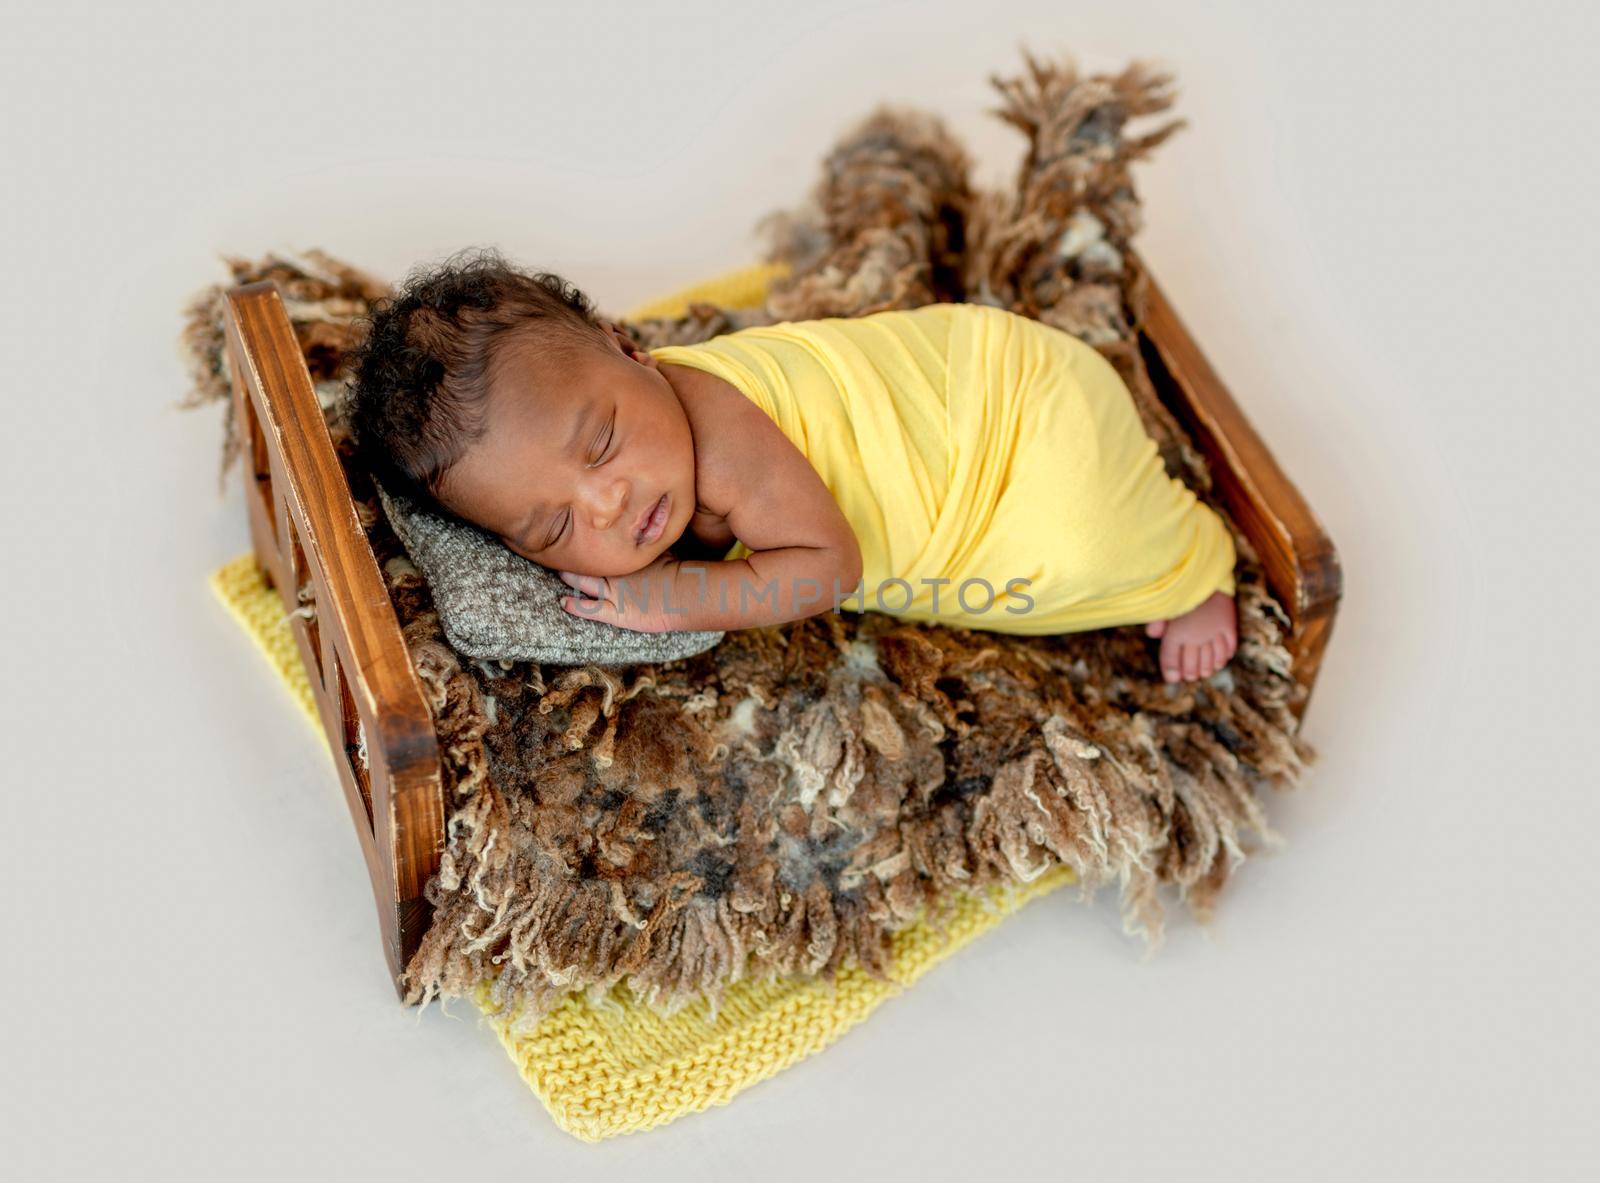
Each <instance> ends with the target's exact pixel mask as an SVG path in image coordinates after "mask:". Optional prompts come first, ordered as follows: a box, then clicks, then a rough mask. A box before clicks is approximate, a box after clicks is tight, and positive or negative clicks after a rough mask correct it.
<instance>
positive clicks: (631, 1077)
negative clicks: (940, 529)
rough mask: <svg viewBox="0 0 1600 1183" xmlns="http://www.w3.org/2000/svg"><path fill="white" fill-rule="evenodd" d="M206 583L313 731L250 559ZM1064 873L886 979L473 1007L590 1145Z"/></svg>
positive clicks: (778, 1046)
mask: <svg viewBox="0 0 1600 1183" xmlns="http://www.w3.org/2000/svg"><path fill="white" fill-rule="evenodd" d="M781 271H782V267H781V265H779V266H773V265H758V266H755V267H748V268H742V269H740V270H738V271H734V272H731V273H729V274H727V275H724V276H719V277H717V278H715V279H712V280H710V281H707V282H705V283H701V284H697V285H694V286H693V287H690V288H686V289H684V290H683V291H680V292H678V293H675V294H674V295H671V296H667V297H664V298H662V299H660V300H656V301H653V302H651V303H649V304H646V305H643V306H641V307H640V308H637V309H635V310H634V311H633V312H632V313H630V314H628V317H627V319H629V320H640V319H644V318H646V317H652V316H668V315H680V314H681V313H682V312H683V311H684V310H685V309H686V306H687V304H688V302H689V301H690V300H704V301H707V302H710V303H715V304H718V305H720V306H722V307H750V306H754V305H757V304H759V303H761V301H762V299H763V296H764V293H765V291H766V285H767V283H768V282H769V281H770V280H771V279H772V278H773V276H775V275H776V274H780V273H781ZM210 584H211V587H212V589H213V591H215V593H216V594H217V596H218V598H219V599H220V600H221V601H222V603H223V604H224V605H226V606H227V608H228V610H229V611H230V612H231V613H232V614H233V616H234V617H235V618H236V619H237V620H238V622H239V623H240V624H241V625H242V626H243V627H244V629H245V631H246V633H247V634H248V635H249V636H250V638H251V640H252V641H254V642H255V644H256V646H257V647H258V648H259V649H260V651H261V652H262V653H263V654H264V655H265V656H266V657H267V659H268V660H269V661H270V662H271V664H272V667H273V668H274V669H275V670H276V671H277V672H278V674H279V675H280V677H281V678H282V679H283V681H284V683H285V684H286V685H287V686H288V688H289V691H290V693H291V694H292V695H293V696H294V699H295V701H296V702H298V703H299V705H300V708H301V712H302V713H303V714H304V716H305V718H306V720H307V721H308V722H309V723H310V724H311V726H312V727H313V728H315V729H316V733H317V734H318V735H319V736H322V735H323V732H322V724H321V722H320V720H319V719H318V717H317V708H316V700H315V698H314V697H313V694H312V690H311V682H310V679H309V678H308V676H307V675H306V671H305V667H304V666H303V665H302V664H301V660H300V653H299V650H298V649H297V647H296V645H295V642H294V635H293V633H292V632H291V631H290V629H289V626H288V617H287V615H286V614H285V613H284V610H283V605H282V602H281V601H280V600H279V598H278V595H277V593H276V592H275V591H273V590H272V589H271V588H269V587H268V586H267V585H266V583H265V582H264V580H263V579H262V577H261V574H260V571H259V570H258V568H257V566H256V563H255V556H254V555H253V554H249V553H246V554H243V555H240V556H239V557H238V558H236V559H233V560H232V561H230V562H228V563H226V564H224V565H223V566H222V567H220V568H218V569H217V570H216V571H215V572H213V573H212V575H211V577H210ZM325 738H326V737H324V739H325ZM1073 881H1074V876H1073V873H1072V870H1071V869H1070V868H1068V867H1056V868H1053V869H1052V870H1050V871H1048V872H1046V873H1045V874H1043V875H1041V876H1040V877H1039V878H1037V879H1035V880H1033V881H1032V882H1031V883H1027V884H1023V885H1017V886H1012V887H1005V888H1000V889H996V890H993V891H990V892H987V893H982V894H974V895H969V896H967V897H965V898H963V899H961V900H960V901H959V902H958V903H957V904H956V905H955V907H954V908H953V909H952V911H951V914H950V916H949V918H948V919H947V921H946V923H945V925H944V926H943V927H939V926H935V925H932V924H928V923H921V924H916V925H913V926H912V927H910V928H907V929H904V930H902V931H901V932H899V933H896V934H895V935H894V937H893V938H892V955H891V967H892V968H891V971H890V980H888V981H878V980H876V979H874V978H871V977H869V976H868V975H867V974H866V973H864V972H863V971H861V970H860V969H858V968H856V967H854V966H849V967H846V968H845V969H844V970H842V971H841V972H840V973H839V975H838V976H837V978H836V979H835V980H833V981H826V980H822V979H813V978H790V979H783V980H779V981H771V982H755V981H748V980H747V981H740V982H735V983H733V984H732V985H730V986H729V987H728V989H727V991H726V993H725V995H724V997H723V1001H722V1005H721V1006H720V1007H719V1008H718V1010H717V1012H716V1014H715V1015H713V1014H711V1012H710V1008H709V1006H708V1005H707V1004H706V1003H705V1002H703V1001H700V1002H695V1003H692V1004H690V1005H689V1006H686V1007H684V1008H683V1009H681V1010H679V1011H678V1012H677V1013H675V1014H673V1015H671V1016H663V1015H661V1014H659V1013H657V1012H656V1011H654V1010H652V1009H651V1008H650V1007H648V1006H646V1005H645V1004H643V1003H642V1002H639V1001H638V1000H636V999H634V998H632V997H631V995H630V994H629V993H628V991H627V989H626V988H625V987H618V988H617V989H615V990H614V991H613V992H612V993H611V995H610V996H608V998H607V999H606V1000H605V1001H604V1002H603V1003H600V1004H594V1003H591V1002H589V1001H587V1000H586V999H585V998H584V997H583V996H581V995H573V996H572V997H570V998H568V999H567V1000H566V1001H565V1002H564V1003H562V1004H561V1005H559V1006H557V1007H556V1009H555V1010H553V1011H552V1012H550V1013H549V1014H548V1015H546V1016H545V1017H544V1018H543V1019H542V1020H539V1021H538V1022H536V1023H533V1024H528V1023H525V1022H519V1021H518V1015H517V1014H515V1013H504V1012H497V1011H495V1010H494V1009H493V1008H492V1005H491V1004H490V1003H489V1002H488V1001H487V998H486V997H485V996H484V995H483V994H480V996H479V998H478V999H477V1002H478V1005H479V1007H480V1008H482V1009H483V1011H484V1013H485V1015H486V1016H487V1019H488V1021H489V1023H490V1026H491V1027H492V1028H493V1029H494V1031H495V1033H496V1035H497V1036H498V1037H499V1039H500V1041H501V1044H502V1045H503V1046H504V1047H505V1049H506V1051H507V1053H508V1054H509V1055H510V1056H511V1059H512V1061H513V1062H514V1063H515V1064H516V1065H517V1070H518V1071H519V1072H520V1073H521V1074H522V1078H523V1079H524V1080H525V1081H527V1083H528V1085H529V1087H530V1088H532V1089H533V1091H534V1093H535V1094H536V1095H537V1096H538V1097H539V1099H540V1100H541V1101H542V1102H543V1103H544V1106H545V1108H546V1109H548V1110H549V1111H550V1115H551V1116H552V1117H553V1118H554V1119H555V1121H556V1124H557V1125H558V1126H560V1127H561V1128H562V1129H563V1130H566V1131H567V1132H568V1133H569V1134H573V1135H574V1136H576V1137H578V1138H581V1139H583V1140H584V1141H587V1142H595V1141H599V1140H600V1139H602V1138H608V1137H611V1136H612V1135H614V1134H625V1133H632V1132H633V1131H636V1130H647V1129H650V1128H652V1127H654V1126H659V1125H662V1124H663V1123H665V1122H669V1121H672V1120H673V1119H674V1118H678V1117H682V1116H683V1115H684V1114H687V1113H694V1112H697V1111H698V1110H701V1109H706V1108H709V1107H710V1106H712V1105H722V1104H726V1103H727V1102H728V1101H729V1100H731V1099H732V1098H733V1097H734V1096H735V1095H736V1094H738V1093H739V1092H740V1091H742V1090H743V1089H746V1088H748V1087H750V1086H751V1085H753V1084H756V1083H757V1082H759V1081H762V1080H765V1079H766V1078H767V1077H769V1076H771V1075H772V1074H773V1073H775V1072H778V1071H780V1070H782V1069H784V1068H787V1067H788V1066H789V1065H791V1064H794V1063H796V1062H798V1061H800V1060H802V1059H804V1058H805V1057H807V1056H809V1055H812V1054H813V1053H815V1052H818V1051H821V1050H822V1049H823V1048H825V1047H827V1046H828V1045H829V1044H831V1043H832V1042H833V1041H834V1040H836V1039H838V1038H839V1036H841V1035H843V1034H844V1033H845V1032H846V1031H848V1030H849V1029H850V1028H851V1027H853V1026H855V1024H857V1023H859V1022H860V1021H861V1020H862V1019H864V1018H866V1017H867V1016H868V1015H869V1014H871V1013H872V1012H873V1010H875V1009H876V1008H877V1007H878V1005H879V1004H880V1003H882V1002H883V1001H884V1000H885V999H887V998H890V997H891V996H893V995H895V994H898V993H900V992H901V991H902V990H904V989H906V988H907V987H908V986H910V985H911V984H912V983H913V982H915V981H916V980H917V979H918V978H920V977H921V976H922V975H923V974H924V973H926V972H927V971H928V970H929V969H931V968H932V967H933V966H934V965H936V964H938V962H940V961H942V960H943V959H944V958H946V957H948V956H950V955H951V954H952V953H954V952H955V951H956V950H957V949H959V948H961V947H962V946H963V945H965V944H966V943H967V942H968V941H970V940H972V938H974V937H976V936H977V935H979V934H980V933H982V932H984V931H985V930H987V929H989V928H990V927H992V926H993V925H995V924H997V923H999V921H1001V920H1002V919H1004V918H1005V917H1006V916H1007V915H1009V914H1010V913H1012V912H1014V911H1016V910H1017V909H1018V908H1020V907H1021V906H1022V905H1023V904H1025V903H1027V902H1028V901H1030V900H1033V899H1036V898H1038V897H1039V896H1041V895H1044V894H1045V893H1047V892H1049V891H1052V890H1054V889H1056V888H1058V887H1062V886H1064V885H1066V884H1068V883H1071V882H1073Z"/></svg>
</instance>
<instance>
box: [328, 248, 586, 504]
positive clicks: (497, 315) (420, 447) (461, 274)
mask: <svg viewBox="0 0 1600 1183" xmlns="http://www.w3.org/2000/svg"><path fill="white" fill-rule="evenodd" d="M370 320H371V328H370V331H369V332H368V333H367V335H366V337H365V339H364V340H363V341H362V342H361V343H360V344H359V345H357V346H356V347H355V349H354V350H353V351H352V356H351V368H352V371H353V375H352V377H351V380H350V383H349V385H348V387H347V388H346V391H345V395H344V397H345V408H344V410H345V418H346V421H347V423H348V424H349V427H350V435H351V442H352V444H353V445H354V448H355V451H356V457H357V460H358V461H359V463H361V464H362V466H363V467H364V468H365V469H366V470H367V471H368V472H369V473H371V474H372V476H373V477H374V478H375V479H376V480H377V481H378V483H379V484H380V485H382V486H383V488H384V489H385V490H386V491H388V492H390V493H394V494H398V495H401V496H404V497H407V498H409V499H411V500H412V501H413V502H415V503H416V504H417V505H419V506H422V507H425V508H428V509H430V510H432V511H433V512H436V513H441V514H444V515H446V516H450V517H454V516H456V515H454V514H451V513H450V511H448V510H447V509H445V507H444V506H443V505H442V504H440V502H439V499H438V492H439V487H440V482H441V481H442V480H443V478H444V475H445V473H447V472H448V471H449V469H450V467H451V466H452V465H453V464H455V463H456V461H457V460H459V459H460V458H461V457H462V455H464V454H465V452H466V450H467V448H468V446H469V445H470V444H471V443H472V442H473V441H474V440H478V439H481V438H482V436H483V433H484V432H485V431H486V430H487V424H486V422H485V419H484V413H483V402H484V398H485V396H486V395H487V394H488V389H489V377H490V363H491V360H492V358H493V357H494V354H495V350H496V347H497V346H498V345H500V344H501V343H502V342H503V341H504V340H505V339H506V337H507V336H508V335H509V334H513V333H516V334H518V335H519V337H520V336H521V335H522V334H526V333H529V332H530V331H531V332H533V333H535V334H537V336H534V337H530V338H527V339H529V340H532V341H534V342H536V346H535V347H536V348H542V349H556V348H560V347H561V346H569V345H577V346H580V347H581V346H585V345H602V344H603V343H604V341H605V336H604V329H603V328H602V327H601V326H600V324H599V323H598V318H597V316H596V312H595V306H594V303H593V301H592V300H590V299H589V297H588V296H586V295H585V294H584V293H583V292H581V291H579V290H578V288H577V287H575V286H574V285H572V284H570V283H568V282H567V281H566V280H564V279H562V278H561V277H560V276H559V275H556V274H554V273H553V272H549V271H525V270H523V269H521V268H518V267H515V266H513V265H512V264H511V263H509V262H508V261H507V260H506V259H505V257H504V256H503V255H502V254H501V253H500V252H499V251H498V250H496V249H495V248H493V247H481V248H475V247H467V248H465V249H464V250H461V251H457V252H456V253H455V254H453V255H451V256H449V257H448V258H447V259H445V260H444V261H443V262H441V263H436V264H421V265H419V266H417V267H415V268H413V269H412V271H411V272H410V273H409V274H408V275H407V276H406V278H405V279H404V280H403V281H402V282H401V284H400V286H399V287H398V289H397V290H396V292H395V294H394V295H393V296H392V297H388V298H385V299H381V300H379V301H377V302H376V303H374V304H373V305H372V308H371V317H370Z"/></svg>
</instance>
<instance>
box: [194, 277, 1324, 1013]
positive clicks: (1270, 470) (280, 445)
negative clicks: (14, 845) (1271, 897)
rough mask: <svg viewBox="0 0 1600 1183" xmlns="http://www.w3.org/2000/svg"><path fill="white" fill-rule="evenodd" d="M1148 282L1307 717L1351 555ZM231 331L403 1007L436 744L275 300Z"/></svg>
mask: <svg viewBox="0 0 1600 1183" xmlns="http://www.w3.org/2000/svg"><path fill="white" fill-rule="evenodd" d="M1146 279H1147V281H1148V282H1149V287H1148V304H1147V310H1146V318H1145V323H1144V325H1143V326H1142V331H1141V348H1142V350H1143V352H1144V356H1145V359H1146V361H1147V363H1148V365H1149V369H1150V374H1151V379H1152V380H1153V381H1154V382H1155V384H1156V389H1157V391H1158V393H1159V394H1160V396H1161V398H1162V400H1163V402H1165V403H1166V404H1167V406H1168V407H1170V408H1171V409H1172V411H1173V413H1174V414H1175V415H1176V416H1177V417H1178V419H1179V420H1180V421H1181V422H1182V423H1183V425H1184V427H1185V428H1186V429H1187V430H1188V431H1189V432H1190V433H1191V435H1192V436H1193V437H1194V440H1195V443H1196V445H1197V446H1198V447H1200V448H1201V449H1202V450H1203V451H1204V452H1205V454H1206V456H1207V457H1208V459H1209V460H1210V463H1211V468H1212V473H1213V476H1214V478H1215V479H1216V482H1217V486H1218V490H1219V492H1220V494H1221V496H1222V498H1223V500H1224V502H1225V503H1226V505H1227V507H1228V510H1229V512H1230V513H1231V514H1232V515H1233V518H1234V521H1235V522H1237V523H1238V525H1239V528H1240V529H1241V530H1242V531H1243V532H1244V533H1245V535H1246V536H1247V537H1248V538H1249V539H1250V541H1251V544H1252V545H1253V546H1254V547H1255V548H1256V551H1257V553H1258V554H1259V555H1260V557H1261V561H1262V564H1263V567H1264V568H1265V571H1266V577H1267V580H1268V583H1269V584H1270V586H1271V588H1272V591H1273V594H1274V595H1275V596H1276V597H1277V599H1278V601H1279V603H1281V604H1282V605H1283V607H1284V609H1285V610H1286V611H1287V613H1288V615H1289V619H1290V625H1291V627H1290V633H1289V636H1288V638H1287V646H1288V649H1289V651H1290V653H1291V654H1292V655H1293V657H1294V671H1295V677H1296V678H1297V679H1298V680H1299V681H1300V683H1301V684H1302V685H1303V686H1304V687H1305V690H1306V694H1305V696H1304V697H1303V698H1302V699H1301V700H1300V702H1299V703H1298V704H1297V707H1296V711H1297V713H1299V714H1300V715H1301V716H1302V717H1303V715H1304V711H1305V708H1306V705H1307V704H1308V702H1309V699H1310V690H1311V687H1312V685H1313V684H1314V683H1315V681H1316V677H1317V672H1318V670H1319V669H1320V667H1321V664H1322V654H1323V651H1324V649H1325V648H1326V647H1327V644H1328V639H1329V637H1330V636H1331V634H1332V629H1333V620H1334V614H1335V611H1336V609H1337V606H1338V602H1339V596H1340V591H1341V578H1340V572H1339V560H1338V555H1337V553H1336V552H1335V550H1334V547H1333V542H1332V540H1331V539H1329V537H1328V535H1327V533H1326V531H1324V530H1323V528H1322V526H1321V525H1320V523H1318V521H1317V519H1316V517H1315V516H1314V515H1313V514H1312V512H1311V509H1310V507H1309V506H1308V505H1307V504H1306V502H1305V499H1304V498H1303V497H1301V495H1300V493H1299V491H1298V490H1297V489H1296V488H1295V487H1294V485H1293V483H1292V482H1291V481H1290V480H1289V478H1288V477H1287V476H1286V475H1285V474H1284V472H1283V470H1282V469H1281V468H1280V467H1279V466H1278V463H1277V461H1276V460H1274V459H1273V456H1272V453H1271V452H1270V451H1268V449H1267V446H1266V444H1265V443H1264V442H1263V441H1262V439H1261V438H1260V436H1258V435H1257V434H1256V432H1255V430H1254V429H1253V428H1252V427H1251V426H1250V423H1249V421H1248V420H1247V419H1246V418H1245V416H1244V413H1243V412H1242V411H1241V410H1240V409H1239V406H1238V404H1236V403H1235V402H1234V400H1233V397H1232V396H1231V395H1230V394H1229V393H1228V391H1227V388H1226V387H1224V386H1223V385H1222V382H1221V380H1220V379H1218V377H1217V375H1216V372H1215V371H1214V370H1212V368H1211V366H1210V365H1209V364H1208V363H1207V362H1206V359H1205V356H1204V355H1203V354H1202V353H1201V352H1200V350H1199V348H1198V347H1197V346H1196V345H1195V343H1194V340H1193V339H1192V338H1191V337H1190V336H1189V332H1188V330H1187V329H1186V328H1185V327H1184V325H1183V322H1182V321H1181V320H1179V319H1178V316H1177V314H1176V313H1175V312H1174V311H1173V309H1172V306H1171V304H1169V303H1168V301H1167V299H1166V296H1165V294H1164V293H1163V292H1162V291H1161V289H1160V288H1159V287H1158V286H1157V285H1156V284H1155V283H1154V281H1153V280H1150V279H1149V276H1148V272H1146ZM225 318H226V322H227V342H228V361H229V366H230V369H231V370H232V384H233V399H234V410H235V415H236V422H237V424H238V427H239V430H240V432H241V433H242V436H243V439H244V440H245V442H246V443H245V446H246V458H247V463H246V465H245V471H244V481H245V500H246V503H247V504H248V506H249V515H250V539H251V543H252V545H253V547H254V549H255V554H256V560H257V562H258V563H259V564H260V567H261V570H262V573H263V575H264V577H265V578H266V579H267V580H268V581H269V582H270V583H271V584H272V585H273V586H274V587H276V588H277V589H278V590H279V593H280V595H281V597H282V599H283V604H284V609H285V611H287V612H289V613H291V614H292V615H291V617H290V619H291V627H292V629H293V631H294V635H295V639H296V642H297V643H298V645H299V648H300V656H301V658H302V660H303V661H304V662H305V667H306V671H307V673H308V674H309V675H310V678H311V686H312V690H313V692H314V694H315V696H316V699H317V708H318V711H319V713H320V715H321V718H322V724H323V728H324V730H325V731H326V733H327V736H328V745H329V748H330V750H331V752H332V753H333V757H334V762H335V764H336V765H337V766H338V770H339V779H340V781H341V782H342V783H343V784H344V791H345V798H346V800H347V801H348V803H349V806H350V814H351V817H352V818H354V820H355V823H356V832H357V834H358V836H359V838H360V841H361V850H362V853H363V854H364V855H365V856H366V860H367V869H368V872H369V873H370V875H371V878H372V890H373V895H374V896H375V898H376V899H377V903H378V917H379V922H380V924H381V927H382V933H383V946H384V954H385V956H386V957H387V959H388V963H389V971H390V976H391V978H392V979H393V981H394V984H395V988H396V990H397V991H398V992H399V993H400V994H401V996H402V997H403V996H404V993H405V991H404V989H403V986H402V983H401V981H400V978H401V974H402V972H403V971H404V969H405V966H406V964H407V963H408V962H409V961H410V959H411V955H412V954H413V953H414V952H415V951H416V949H417V946H418V943H419V942H420V941H421V940H422V935H423V933H425V932H426V931H427V929H428V924H429V922H430V920H431V918H432V917H431V909H430V907H429V905H428V903H427V901H426V900H425V899H424V898H423V894H422V892H423V887H424V885H425V884H426V883H427V882H428V879H429V878H430V877H431V876H432V875H433V873H434V872H435V871H437V870H438V867H439V859H440V856H441V854H442V853H443V850H444V825H445V813H444V800H443V791H442V775H441V769H440V760H439V747H438V737H437V733H436V732H435V730H434V725H433V718H432V715H431V713H430V712H429V710H428V706H427V703H426V701H425V700H424V698H423V693H422V685H421V683H420V681H419V680H418V678H417V675H416V671H415V670H414V669H413V667H412V665H411V660H410V655H409V653H408V651H407V650H406V647H405V642H404V641H403V639H402V638H401V635H400V624H399V620H398V618H397V617H396V615H395V611H394V605H393V603H392V601H391V600H390V599H389V593H388V590H387V588H386V587H385V585H384V582H383V578H382V575H381V574H380V572H379V571H378V565H377V560H376V559H375V557H374V556H373V553H372V549H371V547H370V545H369V544H368V542H367V536H366V533H365V532H364V531H363V530H362V528H361V523H360V521H359V520H358V519H357V517H356V511H355V503H354V501H353V500H352V498H351V494H350V487H349V484H348V483H347V481H346V478H345V473H344V467H343V465H342V464H341V463H340V461H339V457H338V455H337V454H336V453H335V451H334V447H333V440H332V438H331V437H330V436H329V434H328V427H327V421H326V420H325V419H324V417H323V412H322V408H321V406H320V404H319V403H318V400H317V395H316V390H315V388H314V387H313V385H312V382H311V375H310V373H309V372H308V371H307V369H306V365H305V361H304V358H303V355H302V353H301V350H300V346H299V344H298V342H297V341H296V339H295V335H294V329H293V326H292V325H291V324H290V321H289V316H288V313H287V312H286V311H285V309H284V306H283V301H282V299H281V298H280V296H279V294H278V290H277V288H276V286H275V285H274V284H273V283H272V282H270V281H263V282H260V283H252V284H245V285H241V286H239V287H235V288H233V289H232V290H231V291H229V292H228V293H227V299H226V302H225Z"/></svg>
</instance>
